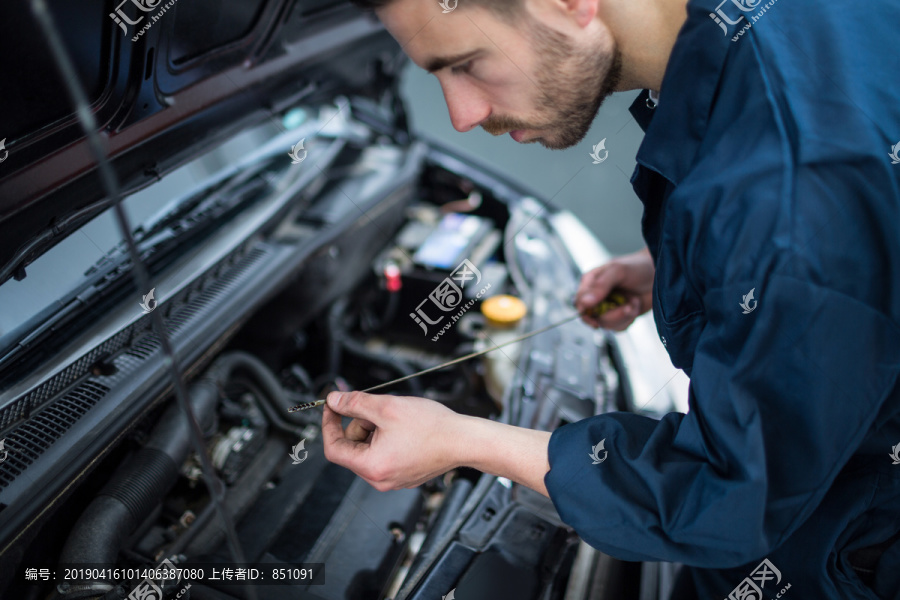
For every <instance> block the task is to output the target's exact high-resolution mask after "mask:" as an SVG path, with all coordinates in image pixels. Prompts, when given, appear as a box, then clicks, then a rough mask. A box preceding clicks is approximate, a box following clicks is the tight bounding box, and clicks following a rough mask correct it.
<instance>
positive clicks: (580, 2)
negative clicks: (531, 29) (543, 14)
mask: <svg viewBox="0 0 900 600" xmlns="http://www.w3.org/2000/svg"><path fill="white" fill-rule="evenodd" d="M522 1H525V2H531V3H533V4H534V5H535V6H536V7H538V5H541V4H543V5H544V6H542V7H540V8H542V9H544V10H546V9H548V8H549V9H551V10H553V11H555V12H557V13H562V14H563V15H565V17H566V18H568V19H569V20H571V21H572V22H573V23H575V24H576V25H577V26H578V27H581V28H582V29H583V28H585V27H587V26H588V25H590V24H591V22H592V21H593V20H594V18H595V17H596V16H597V10H598V3H599V2H602V1H603V0H522ZM548 5H549V6H548ZM537 12H538V13H539V12H540V11H537Z"/></svg>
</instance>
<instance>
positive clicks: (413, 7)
mask: <svg viewBox="0 0 900 600" xmlns="http://www.w3.org/2000/svg"><path fill="white" fill-rule="evenodd" d="M461 1H463V2H464V1H465V0H461ZM378 17H379V18H380V19H381V22H382V23H383V24H384V26H385V27H386V28H387V29H388V31H389V32H390V33H391V35H393V36H394V38H395V39H396V40H397V42H398V43H399V44H400V46H401V47H402V48H403V50H404V51H405V52H406V54H407V55H409V57H410V58H411V59H412V60H413V62H415V63H416V64H418V65H419V66H420V67H422V68H424V69H426V70H429V71H432V70H436V69H438V68H441V67H443V66H446V65H447V64H453V63H455V62H459V61H461V60H464V59H465V58H466V56H467V55H468V54H470V53H472V51H474V50H476V49H477V48H481V47H483V46H484V45H485V43H489V39H488V37H487V35H486V34H487V33H488V32H489V31H490V30H491V28H493V27H496V26H497V24H498V20H497V19H496V18H495V17H494V16H493V15H492V14H491V13H490V11H488V10H485V9H483V8H481V7H479V6H469V7H466V10H465V11H461V10H459V9H458V8H457V9H456V10H453V11H451V12H449V13H444V12H442V9H441V4H440V3H439V2H437V0H433V1H428V0H395V1H394V2H391V3H390V4H388V6H386V7H385V8H382V9H379V10H378Z"/></svg>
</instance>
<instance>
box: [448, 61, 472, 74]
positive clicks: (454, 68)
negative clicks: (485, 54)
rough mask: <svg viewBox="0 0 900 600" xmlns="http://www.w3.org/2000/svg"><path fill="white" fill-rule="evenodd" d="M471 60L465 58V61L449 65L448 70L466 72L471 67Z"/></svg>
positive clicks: (456, 72) (457, 72)
mask: <svg viewBox="0 0 900 600" xmlns="http://www.w3.org/2000/svg"><path fill="white" fill-rule="evenodd" d="M472 62H473V61H471V60H467V61H466V62H464V63H462V64H459V65H454V66H452V67H450V72H451V73H455V74H459V73H468V72H469V71H470V70H471V69H472Z"/></svg>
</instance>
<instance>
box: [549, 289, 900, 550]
mask: <svg viewBox="0 0 900 600" xmlns="http://www.w3.org/2000/svg"><path fill="white" fill-rule="evenodd" d="M754 285H755V286H756V288H757V298H758V306H757V308H756V309H755V310H754V311H753V312H752V313H750V314H742V311H741V309H740V308H739V307H738V306H737V304H738V302H739V300H740V298H741V296H740V292H741V291H743V293H746V292H747V291H748V290H749V289H750V288H751V287H753V286H754ZM703 305H704V307H705V314H706V321H705V324H703V325H702V331H701V332H700V335H699V337H698V338H697V345H696V351H695V354H694V363H693V370H692V374H691V386H690V395H689V401H690V409H689V411H688V413H687V414H680V413H672V414H668V415H666V416H665V417H664V418H662V419H661V420H655V419H651V418H648V417H644V416H639V415H635V414H631V413H609V414H604V415H599V416H596V417H592V418H589V419H585V420H582V421H579V422H577V423H572V424H568V425H565V426H563V427H560V428H559V429H557V430H556V431H555V432H554V433H553V435H552V437H551V438H550V444H549V462H550V467H551V468H550V471H549V472H548V473H547V474H546V476H545V480H544V481H545V484H546V486H547V490H548V492H549V494H550V498H551V499H552V501H553V503H554V505H555V506H556V509H557V511H558V512H559V514H560V516H561V517H562V519H563V520H564V521H565V522H566V523H568V524H569V525H571V526H572V527H573V528H574V529H575V530H576V531H577V532H578V533H579V534H580V535H581V537H582V538H583V539H584V540H585V541H587V542H588V543H589V544H590V545H592V546H594V547H596V548H598V549H600V550H601V551H603V552H605V553H608V554H610V555H612V556H615V557H618V558H621V559H624V560H665V561H676V562H683V563H685V564H689V565H693V566H699V567H707V568H727V567H734V566H738V565H742V564H745V563H747V562H750V561H752V560H755V559H758V558H759V557H761V556H763V555H765V554H766V553H767V552H769V551H770V550H771V549H772V548H774V547H777V545H778V544H779V543H780V542H781V541H783V540H784V538H785V537H786V536H788V535H790V534H791V533H792V532H793V531H795V530H796V529H797V528H798V527H799V525H800V524H802V522H803V521H804V520H805V519H806V518H807V517H808V516H809V515H810V513H811V512H812V511H813V510H814V509H815V507H816V506H817V504H818V503H819V502H820V501H821V499H822V497H823V496H824V494H825V493H826V491H827V490H828V488H829V487H830V485H831V483H832V482H833V481H834V479H835V477H836V476H837V475H838V472H839V471H840V470H841V468H842V467H843V466H844V465H845V464H846V462H847V461H848V459H849V458H850V457H851V455H852V454H853V453H854V451H855V449H856V448H857V447H858V446H859V444H860V441H861V440H862V439H863V437H864V436H865V434H866V432H867V430H868V429H869V427H870V426H871V425H872V423H873V420H874V419H875V417H876V414H877V413H878V411H879V408H880V407H881V405H882V404H883V403H884V402H886V399H887V398H888V397H889V396H890V392H891V390H892V389H893V387H894V385H895V383H896V382H895V380H896V378H897V373H898V370H900V348H898V346H900V332H898V329H897V327H896V325H895V324H894V323H893V321H892V320H891V319H889V318H887V317H886V316H885V315H884V314H882V313H881V312H880V311H877V310H875V309H873V308H872V307H871V306H870V305H869V304H867V303H863V302H861V301H860V300H858V299H855V298H852V297H849V296H847V295H846V294H843V293H840V292H838V291H835V290H833V289H828V288H826V287H822V286H820V285H817V284H815V283H813V282H812V281H811V280H808V279H805V278H799V277H796V274H794V273H792V274H778V273H773V274H771V275H770V276H768V277H767V278H766V279H765V280H764V281H763V282H762V284H760V282H759V281H756V282H751V281H746V282H742V281H735V282H731V283H729V284H728V285H727V286H725V287H722V288H719V289H710V290H708V291H706V292H705V293H703ZM636 400H637V401H638V404H639V403H640V399H636ZM601 440H605V443H604V446H605V449H606V451H608V453H609V454H608V457H607V459H606V460H604V461H603V462H601V463H599V464H592V463H593V462H594V461H593V460H592V458H591V456H590V454H591V448H592V447H593V446H594V445H595V444H597V443H598V442H600V441H601ZM888 450H889V449H886V451H888Z"/></svg>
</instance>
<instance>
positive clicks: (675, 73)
mask: <svg viewBox="0 0 900 600" xmlns="http://www.w3.org/2000/svg"><path fill="white" fill-rule="evenodd" d="M720 4H722V1H721V0H691V1H690V2H688V5H687V13H688V15H687V20H686V21H685V23H684V25H683V26H682V28H681V31H680V32H679V34H678V37H677V39H676V41H675V45H674V46H673V48H672V54H671V56H670V57H669V62H668V64H667V65H666V71H665V74H664V75H663V82H662V87H661V89H660V90H659V94H660V98H661V99H660V102H659V105H658V106H657V107H656V108H655V109H650V108H648V107H647V106H646V99H647V97H648V92H647V91H646V90H645V91H644V92H643V93H642V94H640V95H639V96H638V98H637V100H635V102H634V104H633V105H632V107H631V113H632V115H634V117H635V120H636V121H637V122H638V124H639V125H640V126H641V127H642V128H643V129H644V130H645V135H644V141H643V143H641V147H640V148H639V149H638V153H637V157H636V159H637V162H638V163H639V164H641V165H643V166H645V167H647V168H649V169H651V170H653V171H656V172H657V173H659V174H660V175H662V176H663V177H665V178H666V179H668V180H669V181H671V182H672V183H673V184H675V185H678V183H679V182H680V181H681V180H682V179H683V178H684V177H685V175H686V174H687V173H688V171H689V170H690V166H691V164H692V163H693V162H694V157H695V156H696V154H697V151H698V149H699V147H700V144H701V142H702V141H703V136H704V135H705V134H706V128H707V124H708V121H709V115H710V113H711V112H712V106H713V102H714V99H715V93H716V89H717V88H718V85H719V80H720V78H721V74H722V68H723V65H724V63H725V55H726V54H727V53H728V50H729V48H730V45H731V43H732V42H731V36H730V35H726V36H723V35H722V34H721V32H720V30H719V28H718V27H717V26H716V24H715V23H714V22H713V20H712V19H711V18H710V15H711V14H714V13H715V10H716V8H717V7H718V6H719V5H720ZM651 117H652V118H651Z"/></svg>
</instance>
